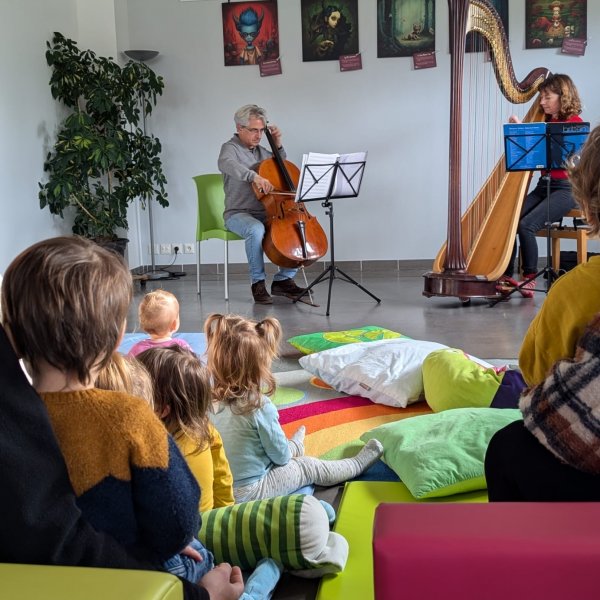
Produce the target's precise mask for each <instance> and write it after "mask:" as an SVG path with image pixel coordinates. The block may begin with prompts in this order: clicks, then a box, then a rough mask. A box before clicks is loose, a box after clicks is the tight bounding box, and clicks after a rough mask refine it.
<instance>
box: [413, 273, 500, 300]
mask: <svg viewBox="0 0 600 600" xmlns="http://www.w3.org/2000/svg"><path fill="white" fill-rule="evenodd" d="M423 277H424V278H425V282H424V286H423V288H424V289H423V295H424V296H427V297H428V298H431V296H449V297H453V298H461V299H463V298H497V297H499V296H501V294H500V293H499V292H498V290H497V289H496V286H497V285H498V282H497V281H489V280H488V279H486V278H485V277H482V276H481V275H470V274H469V273H456V272H454V273H446V272H443V273H436V272H429V273H425V274H424V275H423Z"/></svg>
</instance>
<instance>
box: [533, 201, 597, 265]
mask: <svg viewBox="0 0 600 600" xmlns="http://www.w3.org/2000/svg"><path fill="white" fill-rule="evenodd" d="M565 217H570V218H572V219H573V225H572V226H570V227H568V226H565V225H563V224H562V220H561V221H560V222H558V223H552V225H551V227H550V239H551V240H552V269H553V270H554V271H556V272H558V270H559V269H560V240H562V239H565V240H577V264H580V263H584V262H587V243H588V230H589V227H588V226H587V225H586V224H585V223H578V222H577V221H578V220H582V219H583V214H582V212H581V210H580V209H579V208H574V209H572V210H570V211H569V212H568V213H567V214H566V215H565ZM563 218H564V217H563ZM535 235H536V236H537V237H544V238H545V237H547V235H548V231H547V230H546V229H540V230H539V231H538V232H537V233H536V234H535Z"/></svg>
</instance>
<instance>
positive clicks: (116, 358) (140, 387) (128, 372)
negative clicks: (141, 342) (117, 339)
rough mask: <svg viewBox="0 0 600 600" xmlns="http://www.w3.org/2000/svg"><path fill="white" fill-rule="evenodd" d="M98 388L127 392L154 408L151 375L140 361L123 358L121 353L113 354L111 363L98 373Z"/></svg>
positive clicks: (127, 357) (132, 358) (128, 357)
mask: <svg viewBox="0 0 600 600" xmlns="http://www.w3.org/2000/svg"><path fill="white" fill-rule="evenodd" d="M96 387H97V388H100V389H102V390H115V391H118V392H126V393H127V394H130V395H131V396H137V397H138V398H142V399H143V400H145V401H146V402H148V404H150V406H152V407H153V406H154V387H153V385H152V377H150V373H148V371H147V369H146V367H145V366H144V365H143V364H142V363H141V362H140V361H139V360H136V359H135V358H134V357H130V356H123V354H121V353H120V352H113V354H112V356H111V359H110V362H109V363H108V364H107V365H106V366H105V367H104V368H103V369H102V370H101V371H100V372H99V373H98V377H97V379H96Z"/></svg>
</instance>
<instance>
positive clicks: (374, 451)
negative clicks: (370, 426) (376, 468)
mask: <svg viewBox="0 0 600 600" xmlns="http://www.w3.org/2000/svg"><path fill="white" fill-rule="evenodd" d="M382 454H383V446H382V445H381V442H380V441H379V440H375V439H372V440H369V441H368V442H367V443H366V444H365V445H364V446H363V447H362V449H361V451H360V452H359V453H358V454H357V455H356V456H355V457H354V460H355V461H356V462H357V463H358V464H359V465H360V467H361V470H360V472H361V473H362V472H363V471H366V470H367V469H368V468H369V467H370V466H371V465H372V464H373V463H375V462H376V461H378V460H379V458H380V457H381V455H382ZM357 475H358V473H357Z"/></svg>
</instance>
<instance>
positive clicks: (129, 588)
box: [0, 563, 183, 600]
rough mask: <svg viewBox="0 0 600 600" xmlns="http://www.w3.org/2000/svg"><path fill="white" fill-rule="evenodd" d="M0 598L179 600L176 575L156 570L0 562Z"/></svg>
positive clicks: (178, 584) (179, 583)
mask: <svg viewBox="0 0 600 600" xmlns="http://www.w3.org/2000/svg"><path fill="white" fill-rule="evenodd" d="M0 598H18V599H19V600H40V598H43V599H44V600H83V599H84V598H85V600H106V599H107V598H110V599H111V600H183V587H182V585H181V582H180V581H179V579H177V577H175V576H173V575H170V574H168V573H160V572H156V571H127V570H125V569H92V568H89V567H51V566H46V565H13V564H6V563H0Z"/></svg>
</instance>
